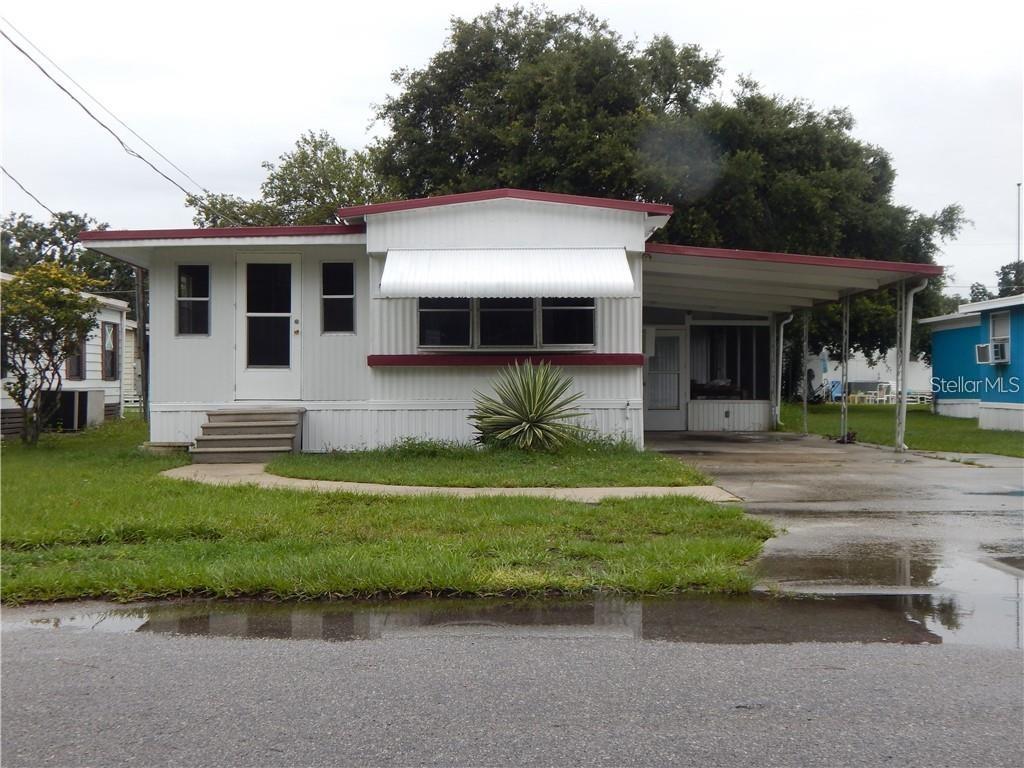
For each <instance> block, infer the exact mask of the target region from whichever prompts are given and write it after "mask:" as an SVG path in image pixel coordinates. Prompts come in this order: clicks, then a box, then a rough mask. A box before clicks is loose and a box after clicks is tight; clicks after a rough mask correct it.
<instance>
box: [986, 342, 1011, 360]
mask: <svg viewBox="0 0 1024 768" xmlns="http://www.w3.org/2000/svg"><path fill="white" fill-rule="evenodd" d="M991 346H992V362H993V363H1008V362H1010V340H1009V339H992V345H991Z"/></svg>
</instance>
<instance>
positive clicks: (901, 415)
mask: <svg viewBox="0 0 1024 768" xmlns="http://www.w3.org/2000/svg"><path fill="white" fill-rule="evenodd" d="M927 285H928V281H927V280H922V281H921V282H920V283H918V284H917V285H915V286H914V287H913V288H911V289H910V290H909V291H907V292H906V296H904V298H903V301H902V302H900V303H901V304H902V306H903V317H902V318H900V319H901V320H902V322H903V327H902V328H901V329H900V340H901V341H902V342H903V348H902V349H901V350H900V356H899V359H898V360H897V361H896V365H897V368H899V369H901V370H900V371H899V372H898V375H897V379H898V380H899V382H900V393H899V398H898V400H897V402H896V453H903V452H904V451H905V450H907V445H906V443H905V442H904V438H905V437H906V433H907V395H908V394H909V389H910V388H909V387H908V386H907V367H908V366H909V365H910V335H911V331H912V330H913V322H914V296H915V295H916V294H917V293H918V292H920V291H923V290H924V289H925V286H927ZM900 290H901V291H902V290H903V287H902V286H901V287H900Z"/></svg>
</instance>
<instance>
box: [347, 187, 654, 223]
mask: <svg viewBox="0 0 1024 768" xmlns="http://www.w3.org/2000/svg"><path fill="white" fill-rule="evenodd" d="M506 198H512V199H515V200H533V201H536V202H542V203H562V204H564V205H583V206H589V207H591V208H612V209H615V210H619V211H636V212H639V213H648V214H653V215H662V216H667V215H670V214H671V213H672V211H673V208H672V206H671V205H662V204H660V203H641V202H637V201H635V200H613V199H610V198H604V197H585V196H583V195H563V194H560V193H557V192H537V191H536V190H530V189H485V190H481V191H479V192H461V193H459V194H455V195H437V196H435V197H421V198H418V199H414V200H394V201H392V202H389V203H371V204H370V205H355V206H352V207H350V208H339V209H338V217H339V218H341V219H354V218H358V217H361V216H367V215H370V214H374V213H394V212H395V211H412V210H416V209H418V208H432V207H434V206H437V205H456V204H458V203H477V202H481V201H484V200H501V199H506Z"/></svg>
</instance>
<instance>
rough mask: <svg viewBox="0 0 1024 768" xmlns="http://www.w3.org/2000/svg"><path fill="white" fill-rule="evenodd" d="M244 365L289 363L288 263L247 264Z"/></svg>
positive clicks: (282, 364) (273, 365) (289, 288)
mask: <svg viewBox="0 0 1024 768" xmlns="http://www.w3.org/2000/svg"><path fill="white" fill-rule="evenodd" d="M245 288H246V290H245V296H246V306H245V309H246V323H247V327H246V331H247V333H246V362H247V364H248V365H249V366H251V367H287V366H288V365H289V364H290V362H291V341H290V333H291V328H290V326H291V310H292V267H291V264H255V263H254V264H248V265H246V281H245Z"/></svg>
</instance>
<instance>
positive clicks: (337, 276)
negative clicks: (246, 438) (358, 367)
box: [320, 261, 356, 333]
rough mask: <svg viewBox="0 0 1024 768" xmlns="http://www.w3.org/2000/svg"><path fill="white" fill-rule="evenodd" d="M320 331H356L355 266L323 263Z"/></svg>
mask: <svg viewBox="0 0 1024 768" xmlns="http://www.w3.org/2000/svg"><path fill="white" fill-rule="evenodd" d="M320 289H321V293H320V304H321V307H322V309H321V330H322V331H323V333H351V332H352V331H354V330H355V329H356V276H355V264H353V263H352V262H350V261H338V262H325V263H324V264H323V265H322V270H321V281H320Z"/></svg>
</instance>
